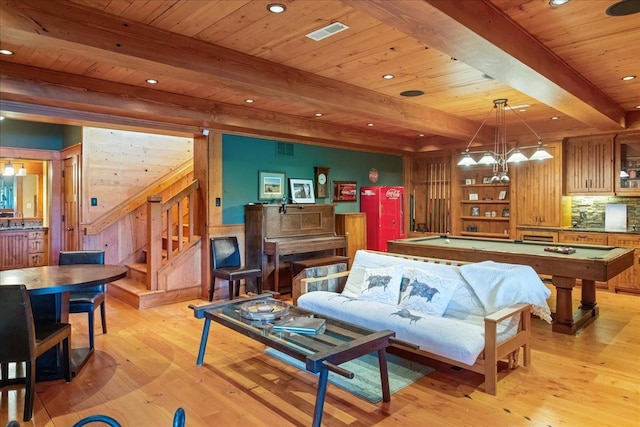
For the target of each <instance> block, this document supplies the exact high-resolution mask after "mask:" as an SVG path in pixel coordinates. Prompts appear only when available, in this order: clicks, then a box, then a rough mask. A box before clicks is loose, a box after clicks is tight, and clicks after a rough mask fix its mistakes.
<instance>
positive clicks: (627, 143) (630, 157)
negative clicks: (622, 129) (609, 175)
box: [613, 134, 640, 196]
mask: <svg viewBox="0 0 640 427" xmlns="http://www.w3.org/2000/svg"><path fill="white" fill-rule="evenodd" d="M615 154H616V155H615V167H614V169H613V171H614V177H613V178H614V180H615V183H616V185H615V190H616V194H619V195H624V196H640V134H632V135H618V136H616V140H615Z"/></svg>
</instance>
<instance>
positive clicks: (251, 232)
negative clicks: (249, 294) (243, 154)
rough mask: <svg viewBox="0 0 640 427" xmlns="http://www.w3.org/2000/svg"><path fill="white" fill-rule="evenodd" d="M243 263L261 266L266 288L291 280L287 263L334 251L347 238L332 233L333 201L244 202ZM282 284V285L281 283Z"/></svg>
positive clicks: (278, 285)
mask: <svg viewBox="0 0 640 427" xmlns="http://www.w3.org/2000/svg"><path fill="white" fill-rule="evenodd" d="M244 212H245V245H246V260H245V263H246V264H247V265H250V266H252V267H259V268H261V269H262V284H263V287H264V288H265V289H271V290H273V291H276V292H280V284H281V282H283V285H284V283H285V282H286V283H287V284H290V276H291V275H290V273H289V264H290V263H291V262H293V261H297V260H300V259H304V258H311V257H323V256H328V255H335V253H336V250H337V249H345V248H346V246H347V239H346V237H345V236H337V235H336V233H335V222H334V215H335V205H332V204H326V205H306V204H286V205H280V204H271V205H262V204H250V205H246V206H245V211H244ZM283 287H284V286H283Z"/></svg>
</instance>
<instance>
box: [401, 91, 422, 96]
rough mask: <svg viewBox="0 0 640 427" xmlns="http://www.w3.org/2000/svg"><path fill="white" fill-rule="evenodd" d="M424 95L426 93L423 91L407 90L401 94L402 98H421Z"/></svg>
mask: <svg viewBox="0 0 640 427" xmlns="http://www.w3.org/2000/svg"><path fill="white" fill-rule="evenodd" d="M420 95H424V92H423V91H421V90H405V91H404V92H400V96H408V97H411V96H420Z"/></svg>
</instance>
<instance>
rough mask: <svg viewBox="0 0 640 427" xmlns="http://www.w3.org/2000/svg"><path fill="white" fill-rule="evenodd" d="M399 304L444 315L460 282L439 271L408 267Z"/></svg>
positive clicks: (415, 309)
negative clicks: (440, 273)
mask: <svg viewBox="0 0 640 427" xmlns="http://www.w3.org/2000/svg"><path fill="white" fill-rule="evenodd" d="M404 276H405V277H404V284H403V286H402V289H401V291H400V301H399V303H398V305H399V306H400V307H403V308H408V309H410V310H414V311H419V312H422V313H427V314H431V315H433V316H439V317H440V316H442V315H443V314H444V312H445V310H446V309H447V306H448V305H449V301H451V297H452V296H453V293H454V292H455V291H456V289H458V287H459V286H460V282H459V281H457V280H455V279H453V278H450V277H445V276H440V275H438V273H437V272H434V271H429V270H421V269H418V268H410V269H409V268H407V269H405V273H404Z"/></svg>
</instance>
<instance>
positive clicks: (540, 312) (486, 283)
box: [460, 261, 551, 323]
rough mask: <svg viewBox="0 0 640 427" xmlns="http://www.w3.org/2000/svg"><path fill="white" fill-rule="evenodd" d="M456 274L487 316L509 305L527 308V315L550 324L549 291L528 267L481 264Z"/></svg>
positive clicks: (467, 266) (466, 266) (464, 268)
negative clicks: (529, 308)
mask: <svg viewBox="0 0 640 427" xmlns="http://www.w3.org/2000/svg"><path fill="white" fill-rule="evenodd" d="M460 274H462V277H464V279H465V280H466V281H467V283H469V285H470V286H471V287H472V288H473V290H474V292H475V293H476V295H477V297H478V299H479V300H480V302H482V304H483V305H484V308H485V310H486V311H487V313H493V312H494V311H496V310H499V309H501V308H504V307H508V306H510V305H512V304H518V303H526V304H531V312H532V313H533V314H535V315H536V316H538V317H540V318H541V319H543V320H546V321H547V322H548V323H551V310H550V309H549V305H548V304H547V298H549V296H550V295H551V291H549V289H547V287H546V286H545V285H544V283H542V280H540V277H538V275H537V274H536V272H535V270H534V269H533V268H531V267H529V266H528V265H515V264H504V263H498V262H493V261H484V262H478V263H472V264H466V265H463V266H461V267H460Z"/></svg>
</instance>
